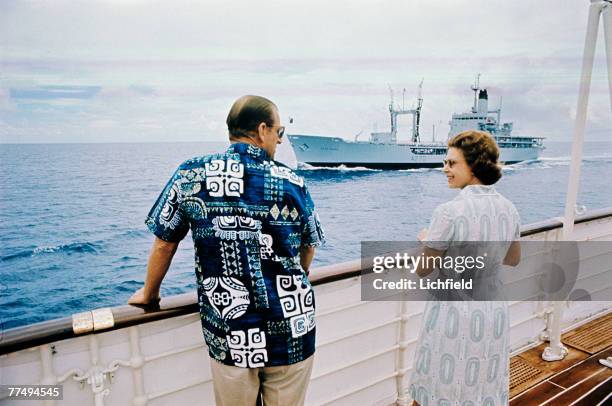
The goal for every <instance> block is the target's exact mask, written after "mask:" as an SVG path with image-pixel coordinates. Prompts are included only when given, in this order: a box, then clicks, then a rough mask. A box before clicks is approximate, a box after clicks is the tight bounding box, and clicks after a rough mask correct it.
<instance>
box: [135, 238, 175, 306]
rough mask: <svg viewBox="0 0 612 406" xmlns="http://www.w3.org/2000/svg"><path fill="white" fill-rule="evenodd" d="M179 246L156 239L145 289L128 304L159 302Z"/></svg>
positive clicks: (136, 294) (138, 291) (150, 257)
mask: <svg viewBox="0 0 612 406" xmlns="http://www.w3.org/2000/svg"><path fill="white" fill-rule="evenodd" d="M178 245H179V243H178V242H167V241H164V240H162V239H160V238H158V237H155V240H154V241H153V247H151V253H150V255H149V263H148V265H147V276H146V279H145V284H144V287H142V288H140V289H138V290H137V291H136V292H135V293H134V294H133V295H132V297H130V298H129V299H128V304H131V305H146V304H149V303H151V302H155V301H157V300H159V288H160V286H161V283H162V280H164V276H166V272H168V268H170V263H171V262H172V258H173V257H174V253H175V252H176V249H177V248H178Z"/></svg>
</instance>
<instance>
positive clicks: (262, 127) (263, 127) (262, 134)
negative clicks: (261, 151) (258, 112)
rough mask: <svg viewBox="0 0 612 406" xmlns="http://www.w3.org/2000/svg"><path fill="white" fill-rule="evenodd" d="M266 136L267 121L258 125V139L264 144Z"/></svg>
mask: <svg viewBox="0 0 612 406" xmlns="http://www.w3.org/2000/svg"><path fill="white" fill-rule="evenodd" d="M265 136H266V123H264V122H261V123H259V125H258V126H257V141H258V142H259V144H260V145H263V142H264V140H265Z"/></svg>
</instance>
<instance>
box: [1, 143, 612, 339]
mask: <svg viewBox="0 0 612 406" xmlns="http://www.w3.org/2000/svg"><path fill="white" fill-rule="evenodd" d="M546 146H547V149H546V150H545V151H544V154H543V157H542V158H541V159H540V160H538V161H534V162H526V163H521V164H517V165H512V166H509V167H506V168H504V176H503V178H502V179H501V180H500V182H499V183H498V185H497V189H498V190H499V191H500V192H501V193H502V194H504V195H505V196H507V197H508V198H510V199H511V200H512V201H513V202H514V203H515V205H516V206H517V208H518V210H519V213H520V215H521V218H522V222H523V223H524V224H527V223H532V222H535V221H539V220H544V219H548V218H551V217H556V216H562V215H563V210H564V203H565V193H566V188H567V180H568V176H569V161H570V151H571V144H570V143H553V142H547V143H546ZM222 148H223V146H222V144H219V143H178V144H47V145H42V144H36V145H6V144H5V145H0V322H1V323H2V327H1V328H4V329H7V328H13V327H17V326H22V325H26V324H30V323H35V322H39V321H43V320H48V319H53V318H57V317H63V316H69V315H70V314H72V313H76V312H80V311H85V310H88V309H91V308H97V307H104V306H115V305H120V304H123V303H125V302H126V300H127V299H128V297H129V296H130V295H131V294H132V293H133V292H134V291H135V290H136V289H138V288H139V287H140V286H142V281H143V279H144V276H145V272H146V263H147V257H148V251H149V248H150V246H151V243H152V240H153V237H152V235H151V234H150V233H149V232H148V230H147V228H146V227H145V225H144V218H145V216H146V214H147V213H148V211H149V209H150V207H151V205H152V204H153V203H154V201H155V199H156V198H157V196H158V194H159V192H160V191H161V189H162V187H163V186H164V184H165V182H166V181H167V179H168V178H169V176H170V175H171V174H172V172H173V171H174V169H175V168H176V166H177V165H178V164H179V163H180V162H182V161H183V160H185V159H187V158H191V157H193V156H196V155H202V154H206V153H210V152H213V151H218V150H221V149H222ZM610 173H612V143H586V144H585V146H584V161H583V166H582V170H581V186H580V193H579V197H578V202H579V204H580V205H583V206H585V207H586V208H587V209H596V208H603V207H609V206H612V180H611V179H612V178H611V175H610ZM300 174H301V175H303V176H304V177H305V178H306V181H307V183H308V185H309V189H310V191H311V194H312V197H313V199H314V201H315V204H316V206H317V207H318V210H319V215H320V217H321V221H322V223H323V226H324V228H325V231H326V234H327V244H326V245H325V246H324V247H322V248H321V249H319V250H318V251H317V256H316V258H315V266H317V265H325V264H331V263H337V262H342V261H347V260H352V259H356V258H358V257H359V247H360V241H362V240H413V239H415V238H416V234H417V232H418V231H419V230H420V229H421V228H423V227H427V225H428V222H429V217H430V215H431V213H432V211H433V209H434V208H435V206H436V205H438V204H440V203H442V202H444V201H446V200H449V199H452V198H453V197H454V196H455V195H456V194H457V191H456V190H451V189H448V188H447V187H446V179H445V177H444V176H443V174H442V171H441V170H440V169H414V170H405V171H377V170H363V169H342V168H338V169H319V168H310V169H302V170H300ZM191 244H192V243H191V238H190V237H189V236H188V237H187V238H186V239H185V240H184V241H183V243H182V244H181V245H180V248H179V250H178V252H177V254H176V256H175V259H174V261H173V264H172V267H171V269H170V271H169V272H168V275H167V276H166V279H165V280H164V283H163V285H162V295H174V294H179V293H183V292H186V291H189V290H191V289H194V288H195V277H194V274H193V247H192V245H191Z"/></svg>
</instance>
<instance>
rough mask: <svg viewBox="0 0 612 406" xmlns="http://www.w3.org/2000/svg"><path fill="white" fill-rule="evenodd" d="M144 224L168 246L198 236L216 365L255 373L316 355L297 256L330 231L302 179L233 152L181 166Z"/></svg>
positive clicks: (264, 159)
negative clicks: (322, 223) (324, 228)
mask: <svg viewBox="0 0 612 406" xmlns="http://www.w3.org/2000/svg"><path fill="white" fill-rule="evenodd" d="M146 222H147V225H148V226H149V228H150V229H151V231H152V232H153V233H154V234H155V235H156V236H157V237H158V238H160V239H162V240H165V241H169V242H178V241H180V240H181V239H182V238H184V236H185V235H186V233H187V231H188V230H189V229H190V228H191V230H192V237H193V241H194V247H195V259H196V274H197V280H198V298H199V304H200V314H201V317H202V329H203V333H204V338H205V340H206V342H207V344H208V347H209V352H210V355H211V357H213V358H214V359H216V360H218V361H220V362H222V363H224V364H227V365H234V366H238V367H247V368H255V367H263V366H266V367H267V366H276V365H289V364H293V363H296V362H300V361H303V360H304V359H306V358H308V357H309V356H310V355H312V354H313V353H314V345H315V328H314V327H315V323H314V293H313V291H312V288H311V286H310V283H309V281H308V278H307V276H306V274H305V273H304V272H303V270H302V268H301V266H300V259H299V254H300V247H303V246H318V245H320V244H321V242H322V240H323V232H322V229H321V227H320V224H319V221H318V218H317V215H316V213H315V211H314V205H313V203H312V200H311V198H310V196H309V194H308V191H307V189H306V187H305V185H304V180H303V179H302V178H301V177H299V176H297V175H296V174H295V173H293V171H291V170H290V169H289V168H287V167H286V166H284V165H282V164H279V163H277V162H275V161H273V160H271V159H270V156H269V155H268V154H267V153H266V152H265V151H264V150H263V149H261V148H258V147H256V146H254V145H249V144H243V143H237V144H232V145H231V146H230V147H229V149H228V150H227V151H226V152H225V153H224V154H215V155H209V156H205V157H200V158H194V159H191V160H188V161H185V162H184V163H183V164H181V165H180V166H179V168H178V169H177V171H176V172H175V174H174V175H173V177H172V178H171V179H170V181H169V182H168V184H167V185H166V188H165V189H164V191H163V192H162V194H161V195H160V197H159V199H158V200H157V202H156V204H155V205H154V206H153V208H152V209H151V212H150V213H149V216H148V218H147V221H146Z"/></svg>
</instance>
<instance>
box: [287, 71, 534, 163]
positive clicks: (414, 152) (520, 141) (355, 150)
mask: <svg viewBox="0 0 612 406" xmlns="http://www.w3.org/2000/svg"><path fill="white" fill-rule="evenodd" d="M471 89H472V91H473V92H474V105H473V106H472V108H471V110H470V111H469V112H466V113H460V114H453V115H452V118H451V120H450V121H449V125H450V130H449V133H448V138H449V139H450V138H451V137H453V136H454V135H456V134H458V133H460V132H462V131H465V130H483V131H487V132H489V133H491V135H493V137H494V138H495V141H496V142H497V145H498V146H499V148H500V161H501V162H503V163H504V164H514V163H517V162H521V161H528V160H534V159H538V158H539V156H540V153H541V152H542V150H543V149H544V146H543V141H544V137H532V136H513V135H512V126H513V123H512V122H505V123H502V122H501V101H500V105H499V107H498V108H497V109H496V110H489V102H488V93H487V89H481V88H480V86H479V76H477V77H476V81H475V84H474V85H473V86H472V87H471ZM422 106H423V98H422V82H421V85H420V86H419V91H418V97H417V103H416V108H414V109H404V108H396V107H395V105H394V103H393V97H392V98H391V102H390V103H389V113H390V115H391V131H390V132H373V133H371V135H370V139H369V141H359V140H357V139H355V141H347V140H345V139H343V138H339V137H327V136H317V135H298V134H294V135H291V134H290V135H289V136H288V137H289V141H290V142H291V145H292V147H293V150H294V151H295V155H296V158H297V161H298V162H299V163H302V164H304V163H305V164H308V165H311V166H314V167H337V166H341V165H343V166H346V167H366V168H372V169H410V168H435V167H442V166H443V163H442V161H443V160H444V157H445V155H446V150H447V146H446V144H445V143H442V142H431V143H423V142H421V139H420V131H419V127H420V119H421V108H422ZM404 114H407V115H412V136H411V140H410V142H407V143H401V142H398V140H397V117H398V116H399V115H404Z"/></svg>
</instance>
